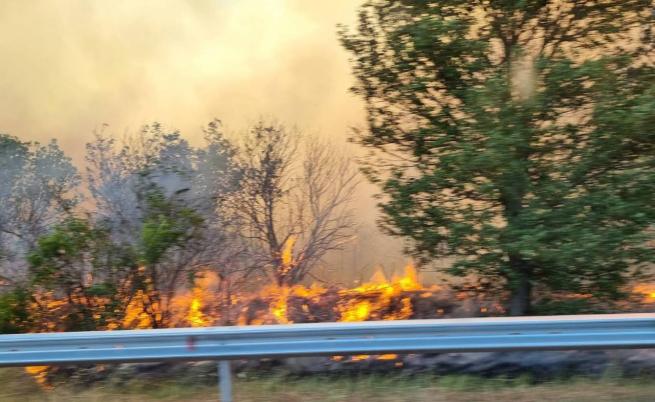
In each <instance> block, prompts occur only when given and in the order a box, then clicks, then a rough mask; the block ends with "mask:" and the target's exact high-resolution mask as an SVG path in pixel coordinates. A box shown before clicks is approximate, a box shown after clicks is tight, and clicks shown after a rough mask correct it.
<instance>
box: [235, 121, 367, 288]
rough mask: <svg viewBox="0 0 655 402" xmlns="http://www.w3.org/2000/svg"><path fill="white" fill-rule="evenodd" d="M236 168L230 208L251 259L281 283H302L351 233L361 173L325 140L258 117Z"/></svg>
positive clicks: (270, 276)
mask: <svg viewBox="0 0 655 402" xmlns="http://www.w3.org/2000/svg"><path fill="white" fill-rule="evenodd" d="M239 166H240V171H241V190H240V191H238V192H236V193H234V196H233V197H231V198H230V204H231V206H232V208H231V209H232V211H233V213H234V214H235V216H237V222H238V223H239V224H240V225H241V226H242V227H243V230H242V231H241V235H242V236H243V237H244V238H245V239H246V240H247V241H248V242H249V243H250V244H251V252H252V256H253V259H254V263H255V264H256V265H257V266H259V267H260V268H263V269H264V272H265V273H266V274H267V275H268V276H269V278H270V279H271V280H272V281H273V282H274V283H275V284H276V285H278V286H288V285H293V284H296V283H298V282H300V281H302V280H303V279H304V278H305V277H306V276H307V275H308V274H309V273H310V271H311V269H312V268H314V267H315V266H316V264H318V263H319V261H320V260H321V259H322V258H323V257H324V256H325V255H326V254H327V253H328V252H330V251H333V250H338V249H340V248H341V247H342V246H343V245H344V244H345V242H347V241H348V240H349V239H351V238H352V236H353V233H352V232H353V228H354V221H353V217H352V214H351V210H350V208H349V202H350V200H351V198H352V195H353V191H354V189H355V186H356V184H357V171H356V170H355V169H354V168H353V166H352V164H351V162H350V159H349V158H348V157H346V156H343V155H339V153H338V152H337V151H336V150H335V149H334V148H333V147H331V146H330V144H328V143H327V142H321V141H319V140H316V139H310V140H307V141H305V142H303V141H302V140H301V138H300V136H299V133H298V132H294V131H290V130H288V129H287V128H285V127H284V126H282V125H279V124H274V123H266V122H263V121H260V122H258V123H257V124H255V125H254V126H253V127H252V129H251V130H250V131H249V133H248V134H247V135H246V139H245V141H244V145H243V147H242V149H241V150H240V154H239Z"/></svg>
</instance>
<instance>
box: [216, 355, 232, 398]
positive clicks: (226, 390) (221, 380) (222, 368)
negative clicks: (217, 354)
mask: <svg viewBox="0 0 655 402" xmlns="http://www.w3.org/2000/svg"><path fill="white" fill-rule="evenodd" d="M217 368H218V389H219V397H220V398H221V399H220V400H221V402H232V370H231V369H230V361H229V360H220V361H219V362H218V367H217Z"/></svg>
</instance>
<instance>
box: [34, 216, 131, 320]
mask: <svg viewBox="0 0 655 402" xmlns="http://www.w3.org/2000/svg"><path fill="white" fill-rule="evenodd" d="M28 260H29V263H30V281H29V288H28V289H27V290H29V291H30V293H31V301H32V302H33V303H31V305H32V306H34V307H31V308H30V317H31V319H32V321H33V322H34V326H35V327H34V328H30V330H32V331H35V330H37V331H45V330H49V331H52V330H59V331H75V330H77V331H82V330H87V331H88V330H96V329H107V328H120V326H121V324H122V320H123V317H124V316H125V313H126V308H127V306H128V305H129V303H130V301H131V299H132V298H133V297H134V295H135V293H136V290H137V288H138V284H139V282H138V279H139V276H140V270H139V266H138V264H137V255H136V252H135V250H134V249H133V248H131V247H129V246H126V245H120V244H115V243H113V242H112V240H111V237H110V233H109V231H108V230H106V229H105V228H102V227H94V226H92V225H91V224H90V223H89V222H88V221H87V220H85V219H80V218H74V217H71V218H68V219H66V220H65V221H63V222H62V223H60V224H58V225H56V226H55V227H54V228H52V230H51V231H50V232H49V233H48V234H46V235H44V236H42V237H41V238H39V240H38V242H37V245H36V247H35V248H34V249H33V250H32V251H31V252H30V254H29V255H28ZM50 326H53V327H50Z"/></svg>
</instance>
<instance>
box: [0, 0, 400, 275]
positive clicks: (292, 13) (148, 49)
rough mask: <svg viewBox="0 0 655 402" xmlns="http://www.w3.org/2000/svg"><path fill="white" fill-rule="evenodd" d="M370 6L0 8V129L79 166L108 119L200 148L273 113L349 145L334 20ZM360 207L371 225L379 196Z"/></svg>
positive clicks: (351, 120) (22, 4) (193, 3)
mask: <svg viewBox="0 0 655 402" xmlns="http://www.w3.org/2000/svg"><path fill="white" fill-rule="evenodd" d="M360 3H361V1H360V0H330V1H319V0H139V1H133V0H111V1H105V0H62V1H51V0H26V1H2V2H0V54H1V55H2V62H0V132H4V133H9V134H12V135H15V136H18V137H19V138H21V139H24V140H38V141H42V142H43V141H47V140H48V139H49V138H53V137H54V138H57V139H58V140H59V142H60V143H61V144H62V146H63V148H64V149H65V151H67V152H68V153H69V154H70V155H71V156H73V158H74V160H75V161H76V162H77V163H78V165H79V164H80V163H81V162H82V160H83V154H82V153H83V151H84V144H85V142H87V141H88V140H90V139H91V138H92V135H93V130H94V129H98V128H100V127H101V126H102V125H103V124H108V125H109V128H108V132H110V133H114V134H117V135H120V134H122V133H124V132H125V131H136V130H138V128H139V127H140V126H141V125H143V124H144V123H149V122H152V121H159V122H161V123H163V124H164V125H165V126H167V127H172V128H178V129H180V130H182V132H183V134H184V135H185V137H187V138H190V139H192V140H193V139H198V138H200V136H201V131H200V128H201V127H202V126H203V125H204V124H206V123H207V122H209V121H210V120H211V119H212V118H214V117H217V118H219V119H221V120H223V122H224V123H225V124H226V126H227V128H228V129H232V130H239V129H242V128H243V127H244V126H245V125H247V124H248V123H249V122H252V121H253V120H255V119H257V118H258V117H260V116H263V117H275V118H277V119H279V120H281V121H283V122H287V123H289V124H297V125H298V127H299V128H301V129H304V130H305V131H308V132H313V133H319V134H321V135H325V136H331V137H333V138H334V139H335V140H337V141H345V139H346V138H347V137H348V135H349V134H350V127H352V126H356V125H359V124H361V123H362V121H363V109H362V103H361V102H360V101H359V100H358V99H357V98H355V96H354V95H352V94H350V93H349V92H348V87H349V86H350V85H352V83H353V77H352V75H351V72H350V66H349V64H348V54H347V53H346V52H345V50H343V49H342V48H341V46H340V44H339V42H338V39H337V35H336V30H337V28H336V24H337V23H345V24H352V23H353V22H354V21H355V18H356V10H357V7H358V5H359V4H360ZM369 191H370V187H368V186H367V187H366V190H364V192H369ZM357 207H358V214H359V215H360V216H361V217H362V220H363V221H364V222H365V223H366V224H368V225H371V224H372V222H373V220H374V214H375V212H374V211H375V209H374V208H373V201H372V200H371V199H370V197H367V196H363V197H360V199H358V201H357ZM369 234H370V236H372V237H376V238H378V240H381V239H379V235H375V234H374V233H373V232H370V229H369ZM360 240H361V243H360V246H359V248H360V252H359V253H361V254H362V255H363V254H372V255H375V256H376V258H377V259H385V258H387V257H388V258H390V259H393V257H395V259H396V261H398V258H399V257H398V254H397V252H395V251H389V250H393V249H394V247H391V248H390V247H389V245H388V243H389V239H385V240H384V241H382V243H387V244H385V245H382V243H380V241H378V240H373V239H370V241H368V242H367V241H366V240H367V239H360ZM373 242H375V243H376V244H375V245H373ZM378 243H380V244H378ZM366 250H369V252H368V253H367V252H366ZM382 250H384V252H381V251H382ZM342 259H352V264H353V265H357V266H361V265H366V266H371V265H372V264H375V263H377V262H383V261H373V260H371V259H370V258H368V257H365V256H360V255H359V254H358V255H352V256H342ZM343 265H351V263H349V262H348V261H343Z"/></svg>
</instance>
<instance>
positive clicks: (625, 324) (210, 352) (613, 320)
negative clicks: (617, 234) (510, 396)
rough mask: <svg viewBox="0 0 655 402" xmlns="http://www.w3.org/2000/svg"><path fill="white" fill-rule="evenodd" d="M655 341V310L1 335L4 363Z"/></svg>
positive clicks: (225, 365)
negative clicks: (577, 314) (600, 313)
mask: <svg viewBox="0 0 655 402" xmlns="http://www.w3.org/2000/svg"><path fill="white" fill-rule="evenodd" d="M651 347H655V315H653V314H618V315H589V316H553V317H511V318H510V317H503V318H472V319H440V320H409V321H375V322H372V321H369V322H358V323H316V324H291V325H262V326H248V327H209V328H173V329H156V330H129V331H99V332H98V331H93V332H68V333H40V334H20V335H1V336H0V366H26V365H56V364H77V363H120V362H148V361H184V360H188V361H191V360H220V361H221V364H220V365H219V368H220V369H219V376H220V379H221V384H220V388H221V394H222V395H221V400H222V401H224V402H229V401H231V400H232V399H231V383H230V381H231V380H230V375H229V373H230V368H229V362H228V361H229V360H231V359H248V358H263V357H291V356H310V355H348V354H383V353H424V352H455V351H457V352H481V351H515V350H565V349H614V348H651Z"/></svg>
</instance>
